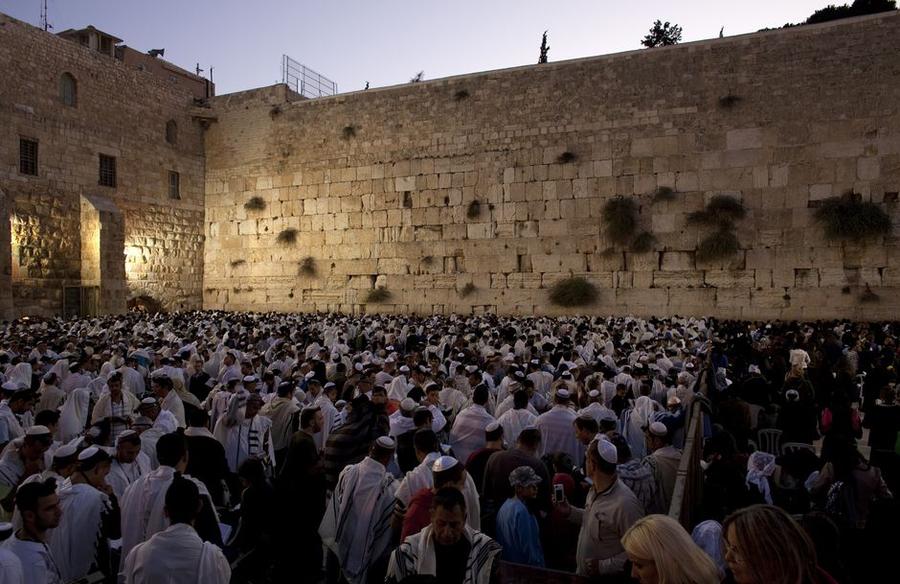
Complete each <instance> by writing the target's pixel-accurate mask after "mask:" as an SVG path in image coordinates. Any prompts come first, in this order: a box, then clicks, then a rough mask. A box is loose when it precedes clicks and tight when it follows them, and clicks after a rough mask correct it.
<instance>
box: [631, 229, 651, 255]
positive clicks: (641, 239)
mask: <svg viewBox="0 0 900 584" xmlns="http://www.w3.org/2000/svg"><path fill="white" fill-rule="evenodd" d="M655 245H656V236H654V235H653V234H652V233H650V232H649V231H644V232H642V233H641V234H640V235H638V236H637V237H635V238H634V241H632V242H631V251H633V252H635V253H648V252H651V251H653V247H654V246H655Z"/></svg>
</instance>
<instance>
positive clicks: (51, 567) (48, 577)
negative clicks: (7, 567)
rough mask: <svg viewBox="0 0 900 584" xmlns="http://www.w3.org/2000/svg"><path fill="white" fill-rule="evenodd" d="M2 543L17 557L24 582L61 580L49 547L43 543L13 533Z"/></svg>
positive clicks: (47, 583) (55, 583) (37, 583)
mask: <svg viewBox="0 0 900 584" xmlns="http://www.w3.org/2000/svg"><path fill="white" fill-rule="evenodd" d="M2 545H3V547H4V548H5V549H8V550H10V551H12V553H14V554H15V555H16V557H18V558H19V561H20V564H21V565H22V574H23V575H24V584H60V583H61V582H62V580H61V579H60V577H59V570H58V569H57V568H56V563H55V562H54V561H53V558H52V557H51V555H50V549H49V548H48V547H47V545H46V544H45V543H41V542H36V541H28V540H22V539H19V538H17V537H16V536H15V535H13V536H12V537H10V538H9V539H8V540H6V541H5V542H3V544H2ZM4 576H7V574H4ZM13 582H14V583H15V584H20V582H23V581H21V580H20V581H19V582H15V580H13Z"/></svg>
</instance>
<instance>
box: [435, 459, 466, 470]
mask: <svg viewBox="0 0 900 584" xmlns="http://www.w3.org/2000/svg"><path fill="white" fill-rule="evenodd" d="M457 464H459V461H458V460H456V459H455V458H453V457H452V456H442V457H440V458H438V459H437V460H435V461H434V464H432V465H431V470H432V472H443V471H445V470H450V469H451V468H453V467H454V466H456V465H457Z"/></svg>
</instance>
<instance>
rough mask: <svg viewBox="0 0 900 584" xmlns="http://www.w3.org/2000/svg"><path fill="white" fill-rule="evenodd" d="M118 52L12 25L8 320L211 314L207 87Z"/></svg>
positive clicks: (2, 279)
mask: <svg viewBox="0 0 900 584" xmlns="http://www.w3.org/2000/svg"><path fill="white" fill-rule="evenodd" d="M118 42H119V39H117V38H116V37H114V36H112V35H109V34H107V33H103V32H102V31H98V30H97V29H94V28H93V27H89V28H87V29H83V30H80V31H65V32H63V33H61V34H60V35H53V34H49V33H46V32H44V31H41V30H38V29H36V28H34V27H32V26H29V25H27V24H25V23H23V22H20V21H18V20H15V19H12V18H10V17H7V16H5V15H2V14H0V77H2V79H3V82H2V83H0V138H2V140H0V200H2V208H3V212H4V213H5V214H6V215H5V216H8V217H9V220H8V221H0V226H2V227H0V266H2V274H0V307H2V310H3V313H4V315H7V316H9V315H12V316H18V315H24V314H37V315H56V314H95V313H107V312H119V311H123V310H125V308H126V301H127V300H128V299H135V298H139V297H148V298H153V299H156V300H158V301H160V302H162V303H163V304H164V306H166V307H168V308H173V309H177V308H199V307H200V305H201V282H202V277H203V227H202V226H203V213H204V210H203V188H204V156H203V125H204V124H205V123H206V122H205V121H203V120H204V117H205V116H209V113H208V109H207V108H203V107H198V106H196V105H195V100H194V98H195V95H197V93H198V92H199V91H200V89H198V87H197V85H198V84H199V86H200V88H201V89H203V90H205V89H206V83H205V80H202V79H200V78H199V77H197V78H196V79H195V80H193V81H194V84H193V85H192V84H191V83H189V82H188V81H189V80H190V76H191V75H192V74H190V73H188V72H187V71H183V70H180V69H179V70H178V71H180V72H181V73H179V76H178V78H177V80H176V81H175V82H173V81H172V80H171V79H169V78H168V77H166V76H162V75H160V74H159V73H158V72H155V71H153V70H151V69H149V68H146V67H145V68H143V70H142V68H139V66H138V65H139V63H137V62H134V61H128V60H125V59H122V58H117V57H116V45H117V43H118ZM119 48H120V50H121V49H122V47H119ZM126 54H127V53H126ZM157 61H158V59H157ZM159 66H162V65H161V64H160V65H159ZM168 66H169V67H170V68H174V65H171V64H169V65H168ZM193 77H196V76H193ZM210 89H211V88H210Z"/></svg>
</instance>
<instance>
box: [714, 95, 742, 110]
mask: <svg viewBox="0 0 900 584" xmlns="http://www.w3.org/2000/svg"><path fill="white" fill-rule="evenodd" d="M741 99H742V98H741V96H739V95H734V94H732V93H729V94H728V95H723V96H722V97H720V98H719V107H722V108H723V109H731V108H733V107H734V106H736V105H737V104H738V102H739V101H741Z"/></svg>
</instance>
